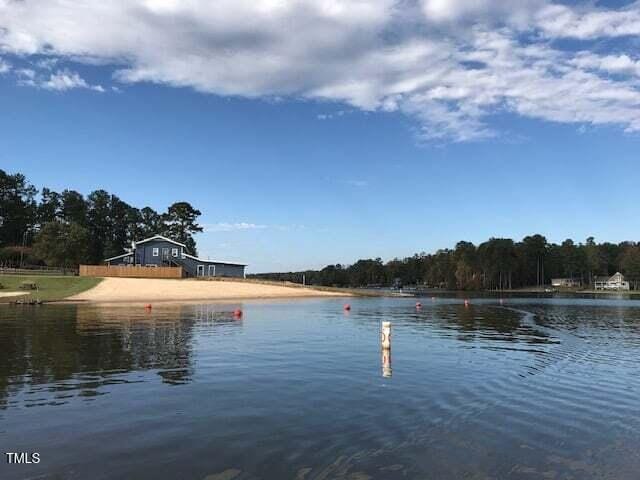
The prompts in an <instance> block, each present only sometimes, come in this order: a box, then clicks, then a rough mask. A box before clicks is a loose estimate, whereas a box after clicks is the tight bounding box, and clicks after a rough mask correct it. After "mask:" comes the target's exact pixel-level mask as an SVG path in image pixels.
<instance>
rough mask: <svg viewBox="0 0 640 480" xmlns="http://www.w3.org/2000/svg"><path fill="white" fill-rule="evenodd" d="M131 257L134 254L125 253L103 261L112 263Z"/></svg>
mask: <svg viewBox="0 0 640 480" xmlns="http://www.w3.org/2000/svg"><path fill="white" fill-rule="evenodd" d="M130 255H133V252H129V253H123V254H122V255H118V256H116V257H111V258H105V259H104V260H103V261H104V262H110V261H111V260H117V259H119V258H123V257H128V256H130Z"/></svg>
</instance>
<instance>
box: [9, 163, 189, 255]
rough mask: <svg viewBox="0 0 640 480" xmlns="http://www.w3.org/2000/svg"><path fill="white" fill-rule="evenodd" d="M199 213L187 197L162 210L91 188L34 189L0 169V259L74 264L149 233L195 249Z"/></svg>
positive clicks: (122, 247)
mask: <svg viewBox="0 0 640 480" xmlns="http://www.w3.org/2000/svg"><path fill="white" fill-rule="evenodd" d="M200 215H201V212H200V211H199V210H197V209H195V208H194V207H192V206H191V205H190V204H189V203H188V202H176V203H173V204H172V205H171V206H169V208H168V209H167V211H166V212H163V213H159V212H157V211H155V210H154V209H153V208H151V207H144V208H142V209H139V208H136V207H133V206H131V205H129V204H128V203H126V202H125V201H123V200H122V199H120V198H119V197H118V196H117V195H114V194H111V193H109V192H107V191H105V190H95V191H93V192H91V193H89V194H88V195H87V196H84V195H82V194H81V193H79V192H77V191H75V190H68V189H67V190H63V191H62V192H56V191H54V190H51V189H49V188H46V187H44V188H42V190H39V189H37V188H36V187H35V186H34V185H32V184H31V183H30V182H29V181H28V180H27V178H26V177H25V176H24V175H23V174H21V173H14V174H10V173H7V172H5V171H4V170H1V169H0V264H2V265H5V266H14V267H15V266H22V265H43V264H46V265H49V266H55V267H75V266H77V265H78V264H80V263H88V264H97V263H100V262H102V260H104V259H105V258H109V257H113V256H116V255H120V254H121V253H123V252H124V250H125V248H127V247H129V246H130V245H131V242H132V241H135V240H141V239H143V238H147V237H150V236H152V235H155V234H160V235H165V236H167V237H169V238H172V239H174V240H176V241H179V242H181V243H184V244H185V245H186V246H187V247H188V249H189V250H190V251H191V252H193V253H194V254H196V242H195V240H194V238H193V234H194V233H197V232H201V231H202V227H201V226H200V225H198V223H197V219H198V217H199V216H200Z"/></svg>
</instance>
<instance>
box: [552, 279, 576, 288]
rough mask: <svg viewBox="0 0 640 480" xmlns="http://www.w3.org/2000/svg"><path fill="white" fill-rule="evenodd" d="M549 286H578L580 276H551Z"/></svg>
mask: <svg viewBox="0 0 640 480" xmlns="http://www.w3.org/2000/svg"><path fill="white" fill-rule="evenodd" d="M551 286H552V287H556V288H580V287H581V286H582V280H581V279H580V278H552V279H551Z"/></svg>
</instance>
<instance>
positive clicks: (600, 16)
mask: <svg viewBox="0 0 640 480" xmlns="http://www.w3.org/2000/svg"><path fill="white" fill-rule="evenodd" d="M536 24H537V26H538V27H540V28H541V29H542V30H543V31H544V32H545V33H546V34H547V35H550V36H553V37H562V38H578V39H593V38H598V37H621V36H629V35H640V2H635V3H633V4H631V5H629V6H627V7H626V8H623V9H620V10H605V9H596V10H592V9H586V8H583V9H582V10H575V9H572V8H570V7H568V6H565V5H547V6H546V7H545V8H543V9H541V10H540V11H539V12H538V13H537V15H536Z"/></svg>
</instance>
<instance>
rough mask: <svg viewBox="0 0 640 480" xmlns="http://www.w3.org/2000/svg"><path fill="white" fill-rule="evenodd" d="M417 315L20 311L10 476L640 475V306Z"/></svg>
mask: <svg viewBox="0 0 640 480" xmlns="http://www.w3.org/2000/svg"><path fill="white" fill-rule="evenodd" d="M414 302H415V300H414V299H397V298H396V299H380V298H377V299H376V298H374V299H355V300H353V301H351V304H352V307H353V308H352V310H351V312H349V313H345V312H343V310H342V301H340V300H335V299H318V300H298V301H293V302H265V303H260V302H249V303H245V304H244V305H242V308H243V310H244V316H243V318H242V319H235V318H234V317H233V315H232V314H231V312H232V310H233V309H234V308H235V307H236V306H237V305H236V304H234V305H221V304H218V305H165V306H156V308H154V309H153V310H152V311H151V312H146V311H145V310H144V309H140V308H132V307H118V306H116V307H92V306H86V305H82V306H75V305H47V306H41V307H15V306H1V307H0V442H1V447H2V450H3V452H4V451H26V452H39V453H40V457H41V462H40V463H39V464H37V465H6V464H4V463H2V464H0V478H2V479H23V478H38V479H87V478H91V479H120V478H132V479H173V478H176V479H178V478H179V479H192V478H193V479H205V478H207V480H231V479H238V480H244V479H299V480H308V479H315V480H319V479H351V480H357V479H360V480H364V479H368V478H373V479H396V478H397V479H452V478H470V479H485V478H496V479H502V478H513V479H534V478H536V479H537V478H551V479H585V478H598V479H603V478H610V479H637V478H639V474H638V472H640V415H639V414H640V402H639V400H640V398H639V394H640V378H639V375H638V374H639V373H640V368H639V367H638V365H639V364H638V359H639V358H640V302H638V301H631V300H587V299H514V298H510V299H508V300H506V301H505V302H502V303H500V302H499V301H497V300H495V299H478V300H474V301H472V304H471V305H470V306H469V307H465V306H464V305H463V304H462V302H461V301H460V300H458V299H437V300H434V301H432V300H430V299H423V300H422V304H423V307H422V308H421V309H420V310H416V308H415V306H414ZM382 320H390V321H391V322H392V323H393V347H392V354H391V361H390V364H385V361H384V359H383V357H382V355H381V351H380V345H379V325H380V322H381V321H382ZM3 460H4V459H3Z"/></svg>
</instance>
